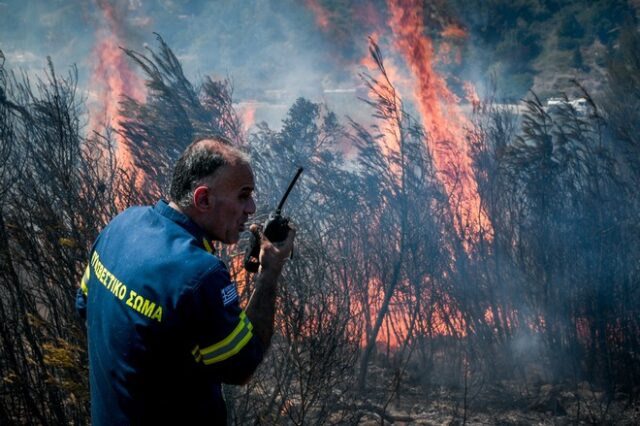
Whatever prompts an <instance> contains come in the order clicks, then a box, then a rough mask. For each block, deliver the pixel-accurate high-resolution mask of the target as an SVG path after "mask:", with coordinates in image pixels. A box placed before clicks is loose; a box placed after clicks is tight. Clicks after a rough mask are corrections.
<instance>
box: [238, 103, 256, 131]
mask: <svg viewBox="0 0 640 426" xmlns="http://www.w3.org/2000/svg"><path fill="white" fill-rule="evenodd" d="M257 108H258V103H257V102H256V101H253V100H250V101H246V102H240V103H239V104H238V109H239V111H238V112H239V113H240V119H241V120H242V129H243V130H244V131H245V132H248V131H249V129H250V128H251V126H253V125H254V124H255V122H256V110H257Z"/></svg>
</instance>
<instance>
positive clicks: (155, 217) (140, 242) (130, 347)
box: [76, 201, 263, 425]
mask: <svg viewBox="0 0 640 426" xmlns="http://www.w3.org/2000/svg"><path fill="white" fill-rule="evenodd" d="M76 306H77V308H78V311H79V312H80V314H81V315H83V316H84V317H85V318H86V321H87V331H88V340H89V374H90V387H91V417H92V423H93V424H94V425H107V424H109V425H111V424H113V425H126V424H195V423H196V422H198V423H201V424H224V423H225V421H226V410H225V406H224V400H223V399H222V395H221V387H220V383H221V382H231V383H233V382H237V381H238V380H239V378H242V377H247V376H248V375H249V374H251V373H252V372H253V371H254V370H255V368H256V367H257V365H258V364H259V363H260V361H261V360H262V355H263V349H262V346H261V344H260V342H259V339H258V338H257V337H256V336H255V335H253V333H252V328H253V326H252V324H251V322H250V321H249V319H248V318H247V317H246V315H245V313H244V312H243V311H242V310H241V309H240V307H239V305H238V295H237V289H236V286H235V283H233V282H232V281H231V279H230V277H229V272H228V271H227V268H226V267H225V265H224V264H223V263H222V261H221V260H220V259H218V258H217V257H216V256H214V255H213V254H212V250H211V246H210V244H209V242H207V240H206V239H205V238H204V234H203V232H202V230H201V229H200V228H199V227H198V226H197V225H196V224H195V223H194V222H192V221H191V220H190V219H189V218H188V217H187V216H185V215H183V214H181V213H180V212H178V211H176V210H174V209H172V208H171V207H169V206H168V205H167V203H166V202H164V201H159V202H158V203H157V204H156V205H155V207H133V208H130V209H127V210H126V211H124V212H123V213H121V214H120V215H118V216H117V217H116V218H114V219H113V220H112V221H111V222H110V223H109V224H108V225H107V226H106V227H105V229H104V230H103V231H102V232H101V233H100V235H99V237H98V239H97V240H96V242H95V243H94V245H93V248H92V250H91V254H90V261H89V265H88V266H87V269H86V271H85V274H84V276H83V278H82V281H81V288H80V290H79V291H78V297H77V301H76Z"/></svg>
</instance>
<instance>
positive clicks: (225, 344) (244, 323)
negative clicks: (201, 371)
mask: <svg viewBox="0 0 640 426" xmlns="http://www.w3.org/2000/svg"><path fill="white" fill-rule="evenodd" d="M251 330H253V324H251V322H250V321H249V319H248V318H247V315H246V314H245V313H244V311H243V312H242V313H240V323H239V324H238V325H237V326H236V328H235V329H234V330H233V331H232V332H231V334H229V335H228V336H227V337H225V339H224V340H222V341H220V342H218V343H216V344H214V345H211V346H208V347H206V348H204V349H200V348H199V347H198V346H196V347H195V348H194V349H193V351H192V354H193V356H194V357H195V358H196V362H199V361H200V360H202V362H203V363H204V364H206V365H210V364H214V363H216V362H220V361H224V360H225V359H227V358H230V357H232V356H233V355H235V354H237V353H238V352H240V351H241V350H242V348H244V347H245V346H246V345H247V343H248V342H249V340H251V337H252V336H253V333H251ZM196 353H197V355H196Z"/></svg>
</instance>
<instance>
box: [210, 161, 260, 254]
mask: <svg viewBox="0 0 640 426" xmlns="http://www.w3.org/2000/svg"><path fill="white" fill-rule="evenodd" d="M206 186H208V187H209V193H208V202H209V208H208V210H207V212H206V214H205V215H204V216H203V217H202V223H201V225H202V226H203V228H204V229H205V231H206V232H207V234H208V237H209V238H211V239H212V240H215V241H221V242H223V243H226V244H233V243H236V242H237V241H238V239H239V238H240V232H242V231H244V230H245V223H246V222H247V220H248V219H249V215H251V214H253V213H255V211H256V204H255V202H254V201H253V196H252V193H253V188H254V181H253V172H252V171H251V167H249V165H248V164H245V163H238V164H235V165H230V166H223V167H222V168H220V169H219V170H218V171H217V172H216V173H215V174H214V175H213V177H212V178H210V179H209V181H207V182H206Z"/></svg>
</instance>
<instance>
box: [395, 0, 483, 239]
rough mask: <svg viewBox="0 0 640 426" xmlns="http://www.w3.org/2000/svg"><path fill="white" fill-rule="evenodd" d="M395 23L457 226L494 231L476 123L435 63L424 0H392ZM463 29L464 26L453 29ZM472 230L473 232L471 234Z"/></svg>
mask: <svg viewBox="0 0 640 426" xmlns="http://www.w3.org/2000/svg"><path fill="white" fill-rule="evenodd" d="M387 3H388V6H389V12H390V18H389V26H390V27H391V29H392V31H393V33H394V36H395V38H394V44H395V47H396V49H397V50H398V51H399V52H400V53H401V54H402V55H403V57H404V58H405V60H406V62H407V64H408V66H409V68H410V70H411V72H412V74H413V76H414V77H415V79H416V86H415V89H414V96H415V98H416V100H417V103H418V108H419V111H420V115H421V117H422V121H423V124H424V126H425V129H426V131H427V134H428V138H427V139H428V144H429V149H430V150H431V152H432V155H433V158H434V162H435V166H436V168H437V170H438V171H439V173H440V175H441V180H442V183H443V185H444V187H445V189H446V191H447V192H448V193H449V197H450V199H451V208H452V212H453V214H454V217H455V218H456V224H457V229H458V231H459V232H460V233H461V235H464V236H466V237H471V238H473V237H475V236H477V235H478V234H479V232H481V231H485V232H487V231H489V234H490V233H491V232H490V230H491V223H490V221H489V218H488V217H487V216H486V214H485V213H483V212H482V209H481V208H480V196H479V194H478V188H477V184H476V181H475V179H474V175H473V169H472V164H471V157H470V153H469V147H468V145H467V143H466V137H465V136H466V130H465V129H467V128H470V127H471V123H470V122H469V120H468V119H467V118H466V117H465V116H464V114H463V113H462V111H461V109H460V107H459V105H458V102H459V100H458V98H457V96H455V94H453V93H452V92H451V91H450V90H449V88H448V87H447V83H446V81H445V79H444V78H443V77H442V76H441V75H439V74H438V73H437V72H436V70H435V69H434V68H433V62H434V59H435V55H434V48H433V44H432V42H431V40H430V39H429V38H428V37H426V36H425V35H424V32H423V5H422V2H420V1H418V0H388V1H387ZM449 32H451V33H456V34H458V33H459V31H453V30H452V29H450V30H449ZM466 229H469V230H470V231H471V235H468V234H466V231H465V230H466Z"/></svg>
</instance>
